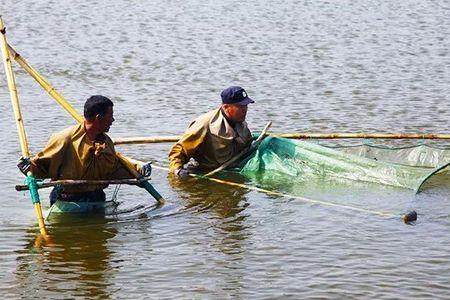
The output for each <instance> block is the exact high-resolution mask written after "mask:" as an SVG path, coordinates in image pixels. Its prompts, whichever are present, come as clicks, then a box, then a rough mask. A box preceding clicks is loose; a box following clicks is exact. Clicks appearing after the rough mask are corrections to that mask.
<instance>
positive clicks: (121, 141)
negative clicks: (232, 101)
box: [113, 132, 450, 145]
mask: <svg viewBox="0 0 450 300" xmlns="http://www.w3.org/2000/svg"><path fill="white" fill-rule="evenodd" d="M269 136H272V137H281V138H287V139H415V140H422V139H423V140H448V139H450V134H439V133H308V132H305V133H271V134H269ZM180 138H181V136H177V135H175V136H153V137H152V136H150V137H126V138H115V139H113V141H114V144H115V145H127V144H152V143H172V142H173V143H175V142H177V141H178V140H179V139H180Z"/></svg>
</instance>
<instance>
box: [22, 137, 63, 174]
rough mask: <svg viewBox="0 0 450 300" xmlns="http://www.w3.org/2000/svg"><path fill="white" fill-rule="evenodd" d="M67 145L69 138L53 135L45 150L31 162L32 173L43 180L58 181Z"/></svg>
mask: <svg viewBox="0 0 450 300" xmlns="http://www.w3.org/2000/svg"><path fill="white" fill-rule="evenodd" d="M67 144H68V142H67V137H64V136H60V135H53V136H52V137H51V138H50V140H49V141H48V143H47V145H46V146H45V148H44V150H42V151H41V152H39V153H38V154H37V155H36V156H35V157H34V158H33V159H32V160H31V172H32V173H33V175H34V176H36V177H37V178H41V179H45V178H51V179H58V175H59V174H58V173H59V169H60V167H61V164H62V163H63V160H64V153H65V151H66V150H67Z"/></svg>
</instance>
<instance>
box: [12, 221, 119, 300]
mask: <svg viewBox="0 0 450 300" xmlns="http://www.w3.org/2000/svg"><path fill="white" fill-rule="evenodd" d="M83 221H86V219H85V218H82V219H77V218H75V220H74V223H72V224H70V223H69V222H68V221H67V219H66V220H65V223H64V225H62V224H59V225H57V226H51V227H49V233H50V238H48V239H47V240H46V239H44V238H43V237H42V236H41V235H38V236H37V237H36V238H31V239H30V240H29V241H28V243H27V244H26V246H25V248H24V249H23V250H19V251H17V254H18V255H17V268H16V272H15V281H16V285H17V286H18V287H19V289H18V290H20V291H21V296H22V297H25V298H26V297H29V296H30V295H33V297H37V298H41V297H42V298H44V297H45V298H47V297H49V296H50V297H58V295H61V294H67V293H69V294H70V295H72V296H73V297H82V298H92V297H96V298H102V299H108V298H109V297H110V291H108V286H109V283H108V272H109V271H110V270H111V267H110V265H109V264H110V258H111V255H112V252H111V251H110V250H109V249H108V241H109V240H110V239H112V238H114V237H115V236H116V234H117V230H116V229H114V228H112V227H111V226H109V225H108V222H107V220H105V219H104V218H103V219H101V218H96V219H95V221H93V222H89V223H86V224H85V225H84V226H83V225H80V223H81V222H83ZM41 292H42V295H41Z"/></svg>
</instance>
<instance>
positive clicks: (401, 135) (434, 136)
mask: <svg viewBox="0 0 450 300" xmlns="http://www.w3.org/2000/svg"><path fill="white" fill-rule="evenodd" d="M271 136H274V137H282V138H288V139H417V140H421V139H424V140H438V139H442V140H448V139H450V134H434V133H308V132H306V133H274V134H271Z"/></svg>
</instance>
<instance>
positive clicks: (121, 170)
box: [108, 140, 140, 179]
mask: <svg viewBox="0 0 450 300" xmlns="http://www.w3.org/2000/svg"><path fill="white" fill-rule="evenodd" d="M108 146H109V147H111V149H112V153H113V154H114V168H113V171H112V173H111V174H110V176H108V178H109V179H130V178H135V176H134V175H133V173H131V172H130V171H129V170H128V167H129V168H130V169H133V170H136V171H137V172H139V170H140V167H139V166H138V165H137V164H135V163H133V162H130V161H128V160H126V161H124V163H126V164H127V166H128V167H127V166H125V165H124V163H122V162H121V161H120V159H119V157H118V156H117V152H116V149H115V148H114V143H113V142H112V140H109V141H108Z"/></svg>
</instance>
